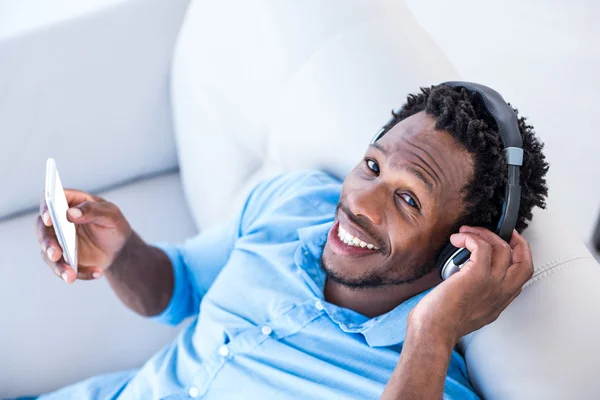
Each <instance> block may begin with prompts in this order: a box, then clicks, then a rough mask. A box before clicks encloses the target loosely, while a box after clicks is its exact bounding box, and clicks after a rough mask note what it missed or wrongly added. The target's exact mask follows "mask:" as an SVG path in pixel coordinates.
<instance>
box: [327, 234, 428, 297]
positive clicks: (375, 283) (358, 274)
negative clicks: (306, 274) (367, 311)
mask: <svg viewBox="0 0 600 400" xmlns="http://www.w3.org/2000/svg"><path fill="white" fill-rule="evenodd" d="M352 261H353V260H347V259H344V258H343V257H340V256H338V255H336V254H335V253H334V252H333V251H332V250H331V249H330V248H329V245H328V243H326V244H325V247H324V248H323V256H322V259H321V269H322V270H323V272H324V273H325V275H326V276H327V279H330V280H332V281H333V282H336V283H338V284H341V285H344V286H347V287H350V288H355V289H367V288H377V287H383V286H390V285H402V284H410V283H413V282H415V281H416V280H419V279H421V278H423V277H425V276H427V275H430V274H435V275H436V276H438V274H437V272H436V271H434V268H432V267H431V266H429V265H428V266H425V265H423V264H420V265H419V266H418V267H417V266H414V267H413V268H411V267H409V266H408V265H404V266H403V268H402V271H399V270H398V269H397V268H393V267H392V266H391V265H388V266H383V265H382V264H378V265H369V264H367V263H364V262H352ZM396 265H400V263H396Z"/></svg>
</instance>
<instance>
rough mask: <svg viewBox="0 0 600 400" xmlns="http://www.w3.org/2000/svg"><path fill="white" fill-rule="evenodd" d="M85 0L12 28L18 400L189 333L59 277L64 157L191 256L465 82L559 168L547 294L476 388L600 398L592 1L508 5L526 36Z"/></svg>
mask: <svg viewBox="0 0 600 400" xmlns="http://www.w3.org/2000/svg"><path fill="white" fill-rule="evenodd" d="M14 1H15V3H16V0H14ZM80 3H82V2H74V1H68V0H60V1H57V4H62V5H63V6H64V7H62V8H61V7H54V8H53V9H52V13H47V14H44V13H40V14H36V13H34V12H30V11H28V9H26V8H21V9H18V10H17V11H16V12H13V14H12V19H11V21H12V22H11V23H12V25H11V24H8V25H6V24H4V25H3V24H2V19H0V60H2V61H1V62H0V91H1V92H0V139H1V142H2V143H3V144H4V145H3V146H2V147H0V167H1V168H0V185H1V186H0V187H2V188H3V192H2V195H1V196H0V218H2V219H1V220H0V254H1V257H2V258H1V266H2V272H3V274H2V279H1V280H0V296H1V298H2V300H3V301H2V302H1V303H0V321H1V324H2V325H1V329H0V397H6V396H16V395H25V394H35V393H40V392H44V391H49V390H52V389H55V388H57V387H60V386H62V385H65V384H68V383H71V382H74V381H77V380H80V379H82V378H85V377H87V376H90V375H92V374H97V373H101V372H107V371H112V370H117V369H123V368H130V367H135V366H139V365H140V364H141V363H142V362H143V361H144V360H145V359H147V358H148V357H149V356H150V355H151V354H152V353H153V352H154V351H156V349H158V348H159V347H160V346H161V345H164V344H166V343H167V342H168V341H169V340H170V339H172V338H173V336H174V335H175V333H176V331H177V330H176V329H172V328H167V327H163V326H158V325H157V324H155V323H153V322H150V321H147V320H144V319H143V318H141V317H139V316H137V315H135V314H134V313H132V312H130V311H128V310H126V309H125V307H124V306H122V305H121V304H120V303H119V301H118V300H117V299H116V297H115V296H114V295H113V294H112V293H111V291H110V288H109V287H108V285H107V284H106V282H105V281H99V282H77V283H76V284H74V285H72V286H66V285H65V284H64V283H63V282H62V281H60V280H59V279H57V278H56V277H55V276H53V274H51V273H50V271H49V270H48V268H47V267H46V266H45V264H43V262H42V261H41V259H40V256H39V248H38V246H37V243H36V240H35V236H34V231H33V223H34V217H35V211H34V210H35V209H36V207H37V204H38V201H39V200H38V199H39V195H40V193H41V190H42V185H43V177H44V163H45V160H46V158H47V157H49V156H53V157H54V158H56V159H57V163H58V167H59V170H60V172H61V176H62V180H63V182H64V183H65V185H66V186H69V187H77V188H82V189H86V190H90V191H94V192H98V193H101V194H102V195H103V196H105V197H106V198H108V199H109V200H111V201H113V202H115V203H116V204H118V205H119V206H121V208H122V210H123V212H124V214H125V215H126V216H127V217H128V219H129V220H130V221H131V223H132V225H133V227H134V228H135V229H136V230H137V231H138V232H139V233H140V234H141V235H142V237H144V238H145V239H146V240H149V241H172V242H179V241H182V240H183V239H184V238H186V237H189V236H191V235H194V234H195V233H196V232H198V231H199V230H202V229H204V228H206V227H207V226H209V225H211V224H213V223H214V222H215V221H217V220H219V219H221V218H224V217H225V216H226V215H228V214H229V213H230V212H232V210H233V209H235V207H236V206H237V205H238V204H239V202H240V201H241V200H242V199H243V198H244V194H245V193H246V192H247V191H248V190H249V189H250V188H251V187H252V186H253V185H254V184H255V183H256V182H257V181H259V180H260V179H262V178H264V177H267V176H271V175H273V174H275V173H278V172H281V171H285V170H289V169H294V168H307V167H308V168H320V169H324V170H326V171H329V172H331V173H333V174H336V175H338V176H340V177H343V176H344V175H345V174H346V173H347V171H348V170H349V169H350V168H351V167H352V166H353V165H354V164H355V163H356V162H357V161H358V160H359V158H360V156H361V154H362V152H363V151H364V148H365V146H366V145H367V143H368V140H369V139H370V138H371V137H372V135H373V133H374V132H375V131H376V130H377V129H378V128H379V127H380V125H381V124H382V123H384V122H385V121H386V120H387V117H388V115H389V110H390V109H391V108H393V107H397V106H399V105H400V104H401V103H402V102H403V100H404V98H405V96H406V94H407V93H409V92H414V91H416V90H418V87H419V86H420V85H421V86H424V85H430V84H434V83H438V82H441V81H444V80H449V79H461V78H462V79H465V80H473V81H480V82H482V83H485V84H488V85H490V86H492V87H494V88H496V89H497V90H499V91H500V92H501V93H503V94H504V95H505V98H507V99H508V100H510V101H514V103H515V104H516V105H517V106H518V107H520V109H521V111H522V112H523V114H525V115H529V116H531V122H532V123H533V124H534V125H535V126H536V127H537V130H538V132H539V134H540V136H541V137H542V139H543V140H545V141H546V142H547V144H548V146H547V154H548V157H549V159H550V162H551V164H552V168H553V170H552V171H551V175H550V179H549V181H550V182H549V183H550V185H551V197H550V200H549V210H548V211H544V212H538V213H537V215H536V218H535V221H534V223H533V224H532V225H531V227H530V228H529V229H528V230H527V231H526V237H527V238H528V239H529V240H530V243H531V246H532V251H533V253H534V261H535V267H536V272H535V275H534V277H533V278H532V280H531V281H530V282H528V284H527V285H526V288H525V289H524V291H523V293H522V295H521V296H520V297H519V298H518V299H517V300H515V302H514V303H513V304H512V305H511V306H510V307H509V308H508V309H507V310H506V311H505V312H504V313H503V314H502V315H501V317H500V318H499V319H498V320H497V321H496V322H495V323H493V324H491V325H489V326H487V327H485V328H483V329H482V330H480V331H478V332H476V333H474V334H472V335H469V336H468V337H465V338H463V340H462V341H461V349H462V351H463V352H464V354H465V357H466V360H467V365H468V370H469V375H470V378H471V380H472V382H473V385H474V387H475V388H476V390H477V391H478V392H479V393H480V394H481V395H482V396H483V397H485V398H488V399H560V400H563V399H571V398H572V399H593V398H600V380H598V379H597V377H596V375H597V373H596V369H595V368H594V367H595V366H596V365H597V360H598V359H600V348H599V346H597V345H596V340H597V338H598V337H600V313H599V312H598V311H599V310H600V293H598V291H597V290H596V282H598V281H600V269H599V268H598V264H597V262H596V261H595V260H594V258H593V257H592V255H591V254H590V252H589V251H588V250H587V249H586V247H585V246H584V244H583V242H584V240H585V238H586V237H587V236H586V235H588V232H590V231H591V228H592V224H593V222H594V220H595V212H596V210H595V209H594V208H595V207H597V205H598V204H597V199H598V198H600V192H599V189H598V188H594V187H591V186H590V187H580V186H582V185H581V182H586V181H589V182H598V181H600V179H599V178H600V175H599V174H600V171H598V170H594V169H591V168H585V166H586V165H588V163H589V162H590V160H589V159H586V157H592V156H593V152H592V150H590V149H589V147H590V146H593V145H594V143H593V141H594V140H598V139H597V138H596V137H595V135H594V138H590V137H588V136H585V135H582V136H581V137H578V136H577V132H583V131H585V129H584V128H589V126H592V125H591V123H592V119H591V118H592V117H593V116H588V114H586V112H587V111H589V110H590V109H591V108H587V107H588V105H587V104H592V103H587V102H586V100H589V101H590V102H591V101H592V99H593V98H592V96H593V95H594V92H593V90H592V91H591V92H589V93H588V92H584V93H581V92H580V91H577V95H576V96H577V101H576V102H573V101H570V100H569V101H567V100H565V96H567V95H570V94H571V91H572V90H573V85H574V84H577V83H585V84H588V85H598V84H597V83H590V82H591V80H592V79H593V78H594V79H595V76H594V75H593V74H592V73H593V71H594V69H593V68H592V66H593V65H595V66H596V67H598V66H600V62H599V61H600V57H597V56H598V54H597V53H590V50H589V49H590V48H591V45H592V44H593V43H592V40H593V39H592V38H593V36H594V35H591V36H589V37H588V36H587V35H588V32H587V31H586V32H585V33H583V31H581V32H580V30H579V29H580V28H579V27H578V26H575V25H576V24H575V22H578V21H579V18H582V15H584V14H587V12H588V11H591V10H593V9H594V7H597V6H595V5H594V4H592V2H591V1H590V2H589V4H588V3H585V2H581V3H576V4H575V5H573V6H569V8H568V9H567V11H564V10H548V8H544V9H541V7H542V5H538V3H537V2H534V1H533V0H532V1H521V2H519V3H517V2H516V1H515V0H513V1H512V2H510V1H509V2H508V3H507V2H503V4H504V6H503V7H502V8H500V6H493V7H496V8H494V9H492V12H493V14H494V15H495V16H496V17H498V20H499V21H502V20H504V21H505V22H506V18H504V17H508V16H510V18H512V19H513V20H514V22H515V24H513V25H511V29H510V30H508V32H507V29H504V26H503V25H501V22H494V19H490V18H487V17H486V15H487V13H488V12H489V11H490V10H486V9H484V8H482V7H483V6H482V5H479V3H478V2H475V1H466V0H465V1H460V2H452V4H454V7H452V6H450V5H448V4H446V2H442V1H436V2H429V1H425V2H423V1H421V2H417V1H416V0H414V1H407V2H406V3H404V2H401V1H384V0H369V1H368V2H367V1H358V0H331V1H328V2H322V1H318V0H310V1H302V2H291V1H288V2H283V1H276V0H257V1H252V2H250V1H245V0H219V1H200V0H193V1H192V2H191V3H190V4H189V7H187V6H188V1H187V0H152V1H150V0H149V1H139V0H94V1H93V2H89V3H86V4H85V5H82V4H80ZM19 4H27V1H24V2H23V3H19ZM586 6H587V7H589V8H590V10H588V9H587V8H586ZM1 7H4V6H0V16H2V15H4V16H2V17H0V18H4V19H6V18H7V17H6V14H3V13H2V12H1V11H2V8H1ZM19 7H24V6H19ZM186 7H187V9H186ZM511 7H515V9H516V7H520V10H521V13H514V12H513V11H512V10H513V9H511ZM597 9H598V8H596V10H597ZM13 11H14V9H13ZM42 14H43V15H42ZM40 15H41V16H40ZM184 15H185V18H184ZM532 16H535V17H536V18H532ZM182 19H183V24H182ZM582 20H585V19H582ZM15 21H21V22H22V23H21V24H19V23H17V22H15ZM557 21H558V22H557ZM519 22H520V23H519ZM571 23H573V24H574V25H571ZM561 24H562V25H561ZM180 26H181V31H180V32H179V35H177V33H178V31H179V28H180ZM524 26H526V27H527V29H525V28H523V27H524ZM572 26H575V27H574V28H572ZM556 27H559V28H560V27H562V30H560V29H558V31H559V32H562V34H560V35H559V34H557V33H556V32H557V29H556ZM590 29H596V31H597V28H595V27H591V26H590ZM478 30H479V31H480V32H483V31H485V33H486V34H485V35H483V34H477V33H476V32H477V31H478ZM532 31H535V32H540V31H543V34H541V35H540V34H538V33H536V34H534V35H529V36H526V38H529V39H528V40H529V41H527V40H525V43H528V44H529V46H531V45H532V43H533V44H534V45H536V46H537V47H536V46H534V49H533V50H534V51H533V52H531V53H530V52H529V50H528V47H527V46H525V45H522V44H519V43H520V42H519V40H523V39H522V37H521V36H520V35H526V34H527V33H528V32H532ZM577 35H580V36H577ZM532 37H533V38H534V39H533V40H532V39H531V38H532ZM558 39H561V40H562V42H561V41H559V43H557V42H556V41H557V40H558ZM573 40H575V41H576V42H573ZM490 43H491V44H493V45H494V47H493V48H491V47H489V45H490ZM586 44H589V45H590V47H587V46H586ZM561 46H562V47H561ZM586 60H587V61H588V63H587V64H582V61H586ZM594 63H595V64H594ZM590 64H591V65H590ZM560 71H563V72H565V75H564V76H563V77H564V79H561V80H554V81H551V80H550V79H551V78H554V77H555V76H556V72H560ZM574 71H577V72H578V73H577V74H574V73H573V72H574ZM567 73H568V74H572V75H567ZM588 81H589V82H588ZM550 83H551V85H550ZM545 87H548V89H547V90H546V91H544V92H543V93H541V92H540V90H541V89H540V88H545ZM592 89H593V88H592ZM596 92H597V91H596ZM589 107H591V106H589ZM565 115H577V118H575V119H573V118H568V119H567V118H566V117H564V116H565ZM565 119H567V120H566V121H565ZM567 127H568V128H569V129H571V130H572V132H575V133H574V134H573V135H572V137H576V138H577V140H571V141H568V142H567V141H566V140H565V139H564V135H563V131H565V130H566V128H567ZM582 143H583V144H582ZM565 158H566V160H565ZM555 171H556V172H555ZM574 171H577V174H578V175H577V177H578V178H579V179H581V180H578V179H575V182H574V179H572V177H573V172H574ZM107 188H110V189H109V190H106V189H107ZM574 199H576V201H577V207H576V209H573V208H572V207H573V205H572V202H573V201H574ZM561 209H562V210H565V209H566V210H567V212H568V216H569V220H568V221H569V223H570V225H569V226H567V225H565V224H564V222H561V221H564V220H565V218H564V217H563V216H562V213H561V211H560V210H561ZM565 214H566V213H565ZM572 232H575V233H572Z"/></svg>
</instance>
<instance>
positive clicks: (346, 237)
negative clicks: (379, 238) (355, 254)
mask: <svg viewBox="0 0 600 400" xmlns="http://www.w3.org/2000/svg"><path fill="white" fill-rule="evenodd" d="M338 237H339V238H340V240H341V241H342V242H344V243H346V244H347V245H348V246H355V247H362V248H364V247H366V248H368V249H370V250H379V247H377V246H375V245H374V244H371V243H366V242H363V241H362V240H360V239H359V238H357V237H354V236H352V235H351V234H349V233H348V232H347V231H346V230H345V229H344V228H342V226H341V225H338Z"/></svg>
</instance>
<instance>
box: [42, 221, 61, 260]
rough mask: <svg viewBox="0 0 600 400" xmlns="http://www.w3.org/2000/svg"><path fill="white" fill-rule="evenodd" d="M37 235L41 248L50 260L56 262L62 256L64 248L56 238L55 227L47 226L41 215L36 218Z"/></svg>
mask: <svg viewBox="0 0 600 400" xmlns="http://www.w3.org/2000/svg"><path fill="white" fill-rule="evenodd" d="M36 236H37V239H38V244H39V246H40V249H41V250H42V251H43V252H44V253H45V254H46V256H47V257H48V259H49V260H51V261H52V262H56V261H58V260H59V259H60V257H61V256H62V249H61V247H60V245H59V244H58V241H57V240H56V234H55V232H54V228H52V227H51V226H50V227H49V226H46V225H45V224H44V222H43V221H42V218H41V217H40V216H38V217H37V219H36Z"/></svg>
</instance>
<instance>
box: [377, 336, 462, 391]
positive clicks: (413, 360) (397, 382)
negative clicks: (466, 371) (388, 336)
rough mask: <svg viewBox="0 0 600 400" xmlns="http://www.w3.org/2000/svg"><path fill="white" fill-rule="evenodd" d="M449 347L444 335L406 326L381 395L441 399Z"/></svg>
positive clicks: (449, 344) (449, 353)
mask: <svg viewBox="0 0 600 400" xmlns="http://www.w3.org/2000/svg"><path fill="white" fill-rule="evenodd" d="M453 348H454V346H453V345H452V344H451V343H450V342H449V341H448V340H447V339H446V338H445V337H444V335H439V334H435V333H433V332H432V331H429V330H427V329H426V328H424V327H414V326H409V327H408V329H407V331H406V339H405V341H404V346H403V347H402V353H401V355H400V360H399V361H398V364H397V365H396V368H395V369H394V372H393V373H392V376H391V378H390V380H389V381H388V384H387V386H386V388H385V391H384V392H383V395H382V396H381V399H382V400H393V399H441V398H442V393H443V392H444V382H445V379H446V372H447V371H448V365H449V363H450V355H451V354H452V349H453Z"/></svg>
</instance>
